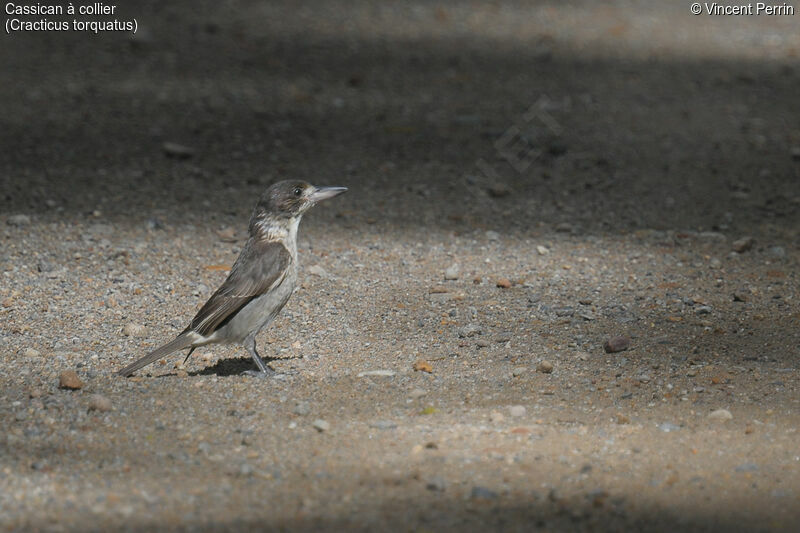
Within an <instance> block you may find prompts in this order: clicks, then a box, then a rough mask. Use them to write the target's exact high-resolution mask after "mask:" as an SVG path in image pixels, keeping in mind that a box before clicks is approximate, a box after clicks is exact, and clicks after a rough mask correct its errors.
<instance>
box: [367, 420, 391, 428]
mask: <svg viewBox="0 0 800 533" xmlns="http://www.w3.org/2000/svg"><path fill="white" fill-rule="evenodd" d="M369 427H371V428H375V429H394V428H396V427H397V424H395V423H394V422H392V421H391V420H376V421H375V422H371V423H370V425H369Z"/></svg>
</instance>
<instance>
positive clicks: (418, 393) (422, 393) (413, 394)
mask: <svg viewBox="0 0 800 533" xmlns="http://www.w3.org/2000/svg"><path fill="white" fill-rule="evenodd" d="M426 394H428V392H427V391H426V390H425V389H414V390H412V391H411V392H409V393H408V396H409V397H410V398H413V399H415V400H416V399H417V398H422V397H423V396H425V395H426Z"/></svg>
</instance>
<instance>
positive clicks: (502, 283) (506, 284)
mask: <svg viewBox="0 0 800 533" xmlns="http://www.w3.org/2000/svg"><path fill="white" fill-rule="evenodd" d="M497 286H498V287H500V288H501V289H509V288H511V280H509V279H508V278H500V279H498V280H497Z"/></svg>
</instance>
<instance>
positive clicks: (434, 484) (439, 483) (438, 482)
mask: <svg viewBox="0 0 800 533" xmlns="http://www.w3.org/2000/svg"><path fill="white" fill-rule="evenodd" d="M425 488H426V489H428V490H432V491H434V492H444V489H446V488H447V484H446V483H445V481H444V478H441V477H439V476H436V477H432V478H430V479H429V480H428V482H427V483H426V484H425Z"/></svg>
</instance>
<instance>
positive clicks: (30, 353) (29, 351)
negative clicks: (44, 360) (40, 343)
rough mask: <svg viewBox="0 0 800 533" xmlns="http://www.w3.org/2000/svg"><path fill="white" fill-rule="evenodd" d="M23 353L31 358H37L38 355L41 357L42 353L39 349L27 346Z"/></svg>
mask: <svg viewBox="0 0 800 533" xmlns="http://www.w3.org/2000/svg"><path fill="white" fill-rule="evenodd" d="M23 355H24V356H25V357H28V358H30V359H36V358H38V357H41V355H42V354H41V353H39V350H35V349H33V348H25V351H24V352H23Z"/></svg>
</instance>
